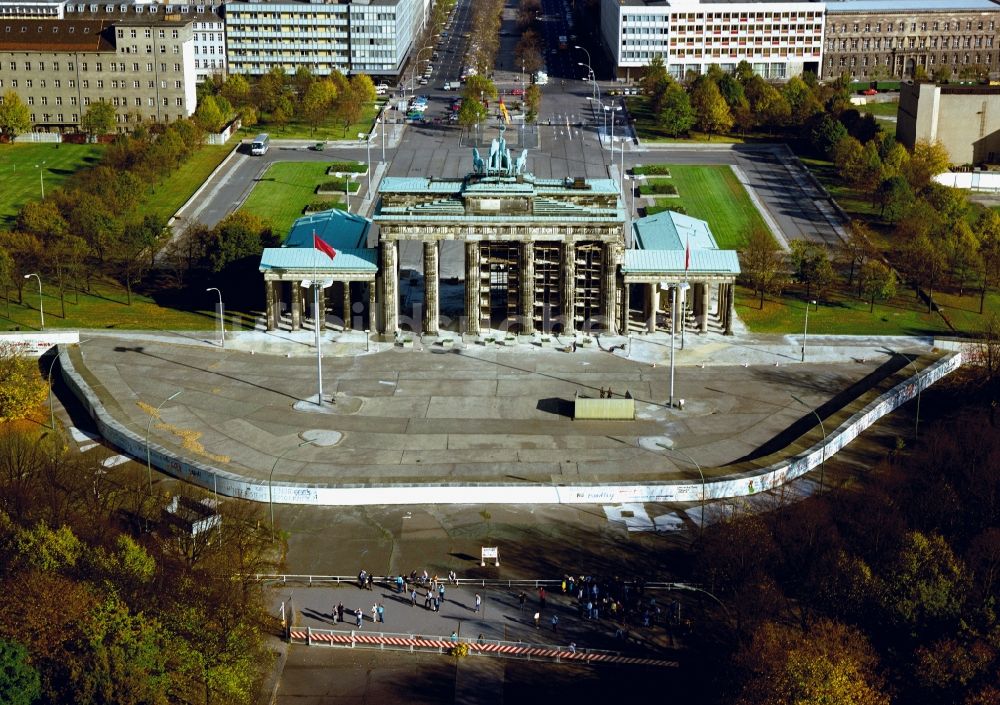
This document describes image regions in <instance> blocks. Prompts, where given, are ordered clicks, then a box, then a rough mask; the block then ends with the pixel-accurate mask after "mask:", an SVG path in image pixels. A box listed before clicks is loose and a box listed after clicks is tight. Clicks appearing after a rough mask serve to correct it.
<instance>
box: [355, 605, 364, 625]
mask: <svg viewBox="0 0 1000 705" xmlns="http://www.w3.org/2000/svg"><path fill="white" fill-rule="evenodd" d="M354 616H355V618H356V620H357V623H358V629H361V620H363V619H364V617H363V616H362V615H361V610H359V609H356V610H354Z"/></svg>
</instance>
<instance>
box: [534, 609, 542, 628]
mask: <svg viewBox="0 0 1000 705" xmlns="http://www.w3.org/2000/svg"><path fill="white" fill-rule="evenodd" d="M541 618H542V613H541V612H535V629H538V620H540V619H541Z"/></svg>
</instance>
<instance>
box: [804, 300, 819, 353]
mask: <svg viewBox="0 0 1000 705" xmlns="http://www.w3.org/2000/svg"><path fill="white" fill-rule="evenodd" d="M815 305H816V301H815V300H813V301H807V302H806V322H805V324H804V325H803V326H802V362H805V361H806V337H807V336H808V335H809V307H810V306H815Z"/></svg>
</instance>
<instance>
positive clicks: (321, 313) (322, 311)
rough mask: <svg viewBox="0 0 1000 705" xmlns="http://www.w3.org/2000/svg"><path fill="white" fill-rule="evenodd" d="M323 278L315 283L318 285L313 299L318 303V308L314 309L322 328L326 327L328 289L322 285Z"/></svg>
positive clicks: (318, 323)
mask: <svg viewBox="0 0 1000 705" xmlns="http://www.w3.org/2000/svg"><path fill="white" fill-rule="evenodd" d="M321 284H322V280H320V281H319V282H316V283H314V284H313V286H315V287H317V289H316V294H317V295H316V298H314V299H313V301H316V302H317V303H318V306H317V307H316V310H315V311H313V316H315V317H316V325H317V326H319V329H320V330H323V329H324V328H326V291H325V290H324V289H323V287H322V286H321Z"/></svg>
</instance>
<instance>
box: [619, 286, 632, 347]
mask: <svg viewBox="0 0 1000 705" xmlns="http://www.w3.org/2000/svg"><path fill="white" fill-rule="evenodd" d="M631 305H632V304H631V302H630V301H629V284H628V282H627V281H623V282H622V322H621V332H622V335H628V324H629V308H630V307H631Z"/></svg>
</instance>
